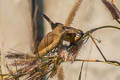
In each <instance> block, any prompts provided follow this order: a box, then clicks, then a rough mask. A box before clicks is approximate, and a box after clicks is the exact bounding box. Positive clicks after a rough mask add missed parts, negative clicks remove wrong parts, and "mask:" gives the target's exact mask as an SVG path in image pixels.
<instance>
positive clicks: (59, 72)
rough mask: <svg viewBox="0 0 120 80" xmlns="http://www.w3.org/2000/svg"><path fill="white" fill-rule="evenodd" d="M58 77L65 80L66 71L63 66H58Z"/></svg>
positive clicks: (59, 79)
mask: <svg viewBox="0 0 120 80" xmlns="http://www.w3.org/2000/svg"><path fill="white" fill-rule="evenodd" d="M57 77H58V80H64V72H63V67H60V66H59V67H58V69H57Z"/></svg>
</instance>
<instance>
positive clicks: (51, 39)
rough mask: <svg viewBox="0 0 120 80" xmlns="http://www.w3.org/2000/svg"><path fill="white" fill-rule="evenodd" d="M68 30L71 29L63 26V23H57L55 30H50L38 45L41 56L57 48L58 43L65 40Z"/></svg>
mask: <svg viewBox="0 0 120 80" xmlns="http://www.w3.org/2000/svg"><path fill="white" fill-rule="evenodd" d="M68 30H69V29H67V28H65V27H63V25H62V24H58V25H56V27H55V28H54V29H53V31H51V32H49V33H48V34H47V35H46V36H45V37H44V38H43V39H42V41H41V42H40V44H39V46H38V53H39V56H40V57H41V56H44V55H46V54H47V53H48V52H50V51H52V50H53V49H54V48H56V47H57V46H58V44H59V43H60V42H62V41H63V40H64V38H65V34H66V33H67V31H68Z"/></svg>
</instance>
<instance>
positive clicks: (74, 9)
mask: <svg viewBox="0 0 120 80" xmlns="http://www.w3.org/2000/svg"><path fill="white" fill-rule="evenodd" d="M81 3H82V0H77V2H76V3H75V4H74V6H73V8H72V9H71V11H70V12H69V15H68V17H67V19H66V21H65V26H70V24H71V23H72V21H73V19H74V17H75V14H76V12H77V10H78V9H79V6H80V4H81Z"/></svg>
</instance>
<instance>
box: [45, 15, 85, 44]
mask: <svg viewBox="0 0 120 80" xmlns="http://www.w3.org/2000/svg"><path fill="white" fill-rule="evenodd" d="M43 17H44V18H45V19H46V20H47V21H48V23H49V24H50V25H51V28H52V29H54V28H55V27H56V26H57V25H58V24H61V23H53V21H52V20H50V18H48V16H46V15H45V14H43ZM63 27H65V28H67V29H69V31H68V32H67V33H66V35H65V38H64V40H65V41H68V42H71V43H74V42H76V41H77V40H78V39H80V38H81V37H82V36H83V34H84V33H83V31H82V30H80V29H76V28H73V27H68V26H64V25H63Z"/></svg>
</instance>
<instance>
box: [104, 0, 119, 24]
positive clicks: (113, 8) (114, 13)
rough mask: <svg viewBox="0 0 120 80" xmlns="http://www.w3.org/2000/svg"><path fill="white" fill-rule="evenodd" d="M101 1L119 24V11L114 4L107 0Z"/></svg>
mask: <svg viewBox="0 0 120 80" xmlns="http://www.w3.org/2000/svg"><path fill="white" fill-rule="evenodd" d="M102 2H103V3H104V5H105V6H106V7H107V9H108V10H109V11H110V13H111V15H112V17H113V19H115V20H116V21H117V22H118V23H119V24H120V21H119V19H120V11H119V9H118V8H117V7H116V5H115V4H114V3H113V1H112V3H110V2H109V1H107V0H102Z"/></svg>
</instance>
